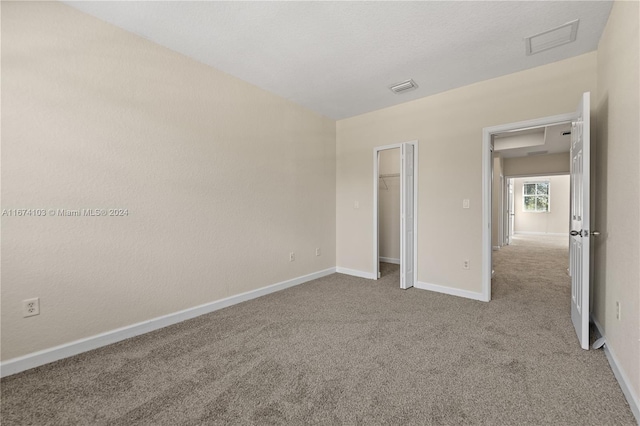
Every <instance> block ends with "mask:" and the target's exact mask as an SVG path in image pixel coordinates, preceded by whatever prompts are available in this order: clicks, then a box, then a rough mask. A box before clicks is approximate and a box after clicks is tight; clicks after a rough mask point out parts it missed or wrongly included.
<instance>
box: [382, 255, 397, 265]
mask: <svg viewBox="0 0 640 426" xmlns="http://www.w3.org/2000/svg"><path fill="white" fill-rule="evenodd" d="M380 262H386V263H393V264H395V265H399V264H400V259H396V258H394V257H382V256H380Z"/></svg>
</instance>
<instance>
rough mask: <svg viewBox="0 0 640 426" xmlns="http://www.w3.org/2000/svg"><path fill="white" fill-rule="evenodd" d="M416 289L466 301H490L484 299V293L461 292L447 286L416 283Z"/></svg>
mask: <svg viewBox="0 0 640 426" xmlns="http://www.w3.org/2000/svg"><path fill="white" fill-rule="evenodd" d="M415 288H419V289H421V290H429V291H435V292H438V293H444V294H449V295H451V296H459V297H464V298H466V299H472V300H479V301H481V302H488V300H486V299H485V298H484V296H483V294H482V293H476V292H475V291H469V290H461V289H459V288H454V287H447V286H443V285H438V284H430V283H424V282H421V281H418V282H416V284H415Z"/></svg>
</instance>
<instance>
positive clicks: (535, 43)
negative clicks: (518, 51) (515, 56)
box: [524, 19, 580, 56]
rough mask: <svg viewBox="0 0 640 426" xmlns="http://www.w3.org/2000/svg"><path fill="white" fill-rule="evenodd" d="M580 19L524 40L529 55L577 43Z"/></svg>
mask: <svg viewBox="0 0 640 426" xmlns="http://www.w3.org/2000/svg"><path fill="white" fill-rule="evenodd" d="M579 22H580V20H579V19H576V20H575V21H571V22H567V23H566V24H564V25H560V26H559V27H557V28H553V29H551V30H548V31H545V32H542V33H540V34H536V35H532V36H530V37H527V38H525V39H524V41H525V48H526V51H527V56H528V55H534V54H536V53H539V52H544V51H545V50H549V49H553V48H554V47H558V46H562V45H563V44H567V43H571V42H574V41H576V36H577V35H578V23H579Z"/></svg>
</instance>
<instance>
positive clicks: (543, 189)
mask: <svg viewBox="0 0 640 426" xmlns="http://www.w3.org/2000/svg"><path fill="white" fill-rule="evenodd" d="M550 189H551V188H550V184H549V181H548V180H546V181H539V182H525V183H524V185H522V211H525V212H548V211H549V210H550V207H551V206H550V205H549V204H550V203H549V190H550Z"/></svg>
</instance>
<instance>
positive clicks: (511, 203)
mask: <svg viewBox="0 0 640 426" xmlns="http://www.w3.org/2000/svg"><path fill="white" fill-rule="evenodd" d="M507 205H508V207H507V209H508V210H507V215H508V216H507V217H508V219H507V222H508V223H507V245H510V244H511V242H512V238H513V233H514V226H515V223H514V222H515V218H516V205H515V197H514V194H513V178H510V179H509V183H508V184H507Z"/></svg>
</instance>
